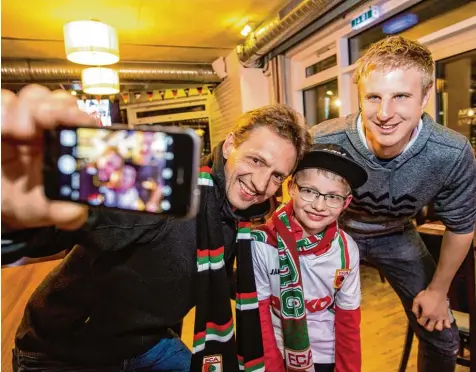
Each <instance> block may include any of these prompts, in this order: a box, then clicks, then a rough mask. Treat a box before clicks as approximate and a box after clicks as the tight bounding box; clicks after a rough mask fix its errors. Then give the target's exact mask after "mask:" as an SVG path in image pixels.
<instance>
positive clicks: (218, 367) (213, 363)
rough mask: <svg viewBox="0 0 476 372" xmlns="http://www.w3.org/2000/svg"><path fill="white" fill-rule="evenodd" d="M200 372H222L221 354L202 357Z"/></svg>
mask: <svg viewBox="0 0 476 372" xmlns="http://www.w3.org/2000/svg"><path fill="white" fill-rule="evenodd" d="M202 372H223V368H222V363H221V354H216V355H210V356H206V357H203V366H202Z"/></svg>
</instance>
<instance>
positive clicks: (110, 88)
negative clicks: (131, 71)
mask: <svg viewBox="0 0 476 372" xmlns="http://www.w3.org/2000/svg"><path fill="white" fill-rule="evenodd" d="M81 80H82V85H83V91H84V93H87V94H94V95H109V94H116V93H119V90H120V89H119V88H120V87H119V74H118V73H117V71H115V70H112V69H110V68H106V67H90V68H85V69H84V70H83V71H82V72H81Z"/></svg>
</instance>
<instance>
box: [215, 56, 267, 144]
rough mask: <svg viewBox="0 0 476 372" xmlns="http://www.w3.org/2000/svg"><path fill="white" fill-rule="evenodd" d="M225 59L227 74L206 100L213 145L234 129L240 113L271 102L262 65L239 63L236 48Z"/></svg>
mask: <svg viewBox="0 0 476 372" xmlns="http://www.w3.org/2000/svg"><path fill="white" fill-rule="evenodd" d="M225 63H226V72H227V74H228V76H227V77H226V78H225V79H224V80H223V82H221V83H220V84H219V85H218V87H217V88H216V89H215V91H214V92H213V95H210V97H209V100H208V110H209V113H210V137H211V138H210V139H211V145H212V147H214V146H216V145H217V144H218V143H219V142H220V141H222V140H223V139H224V138H225V136H226V135H227V134H228V133H229V132H230V131H231V130H232V129H233V127H234V126H235V123H236V121H237V119H238V118H239V116H240V115H241V114H242V113H244V112H246V111H249V110H253V109H255V108H258V107H261V106H264V105H268V104H269V103H270V96H269V86H268V79H267V78H266V77H265V76H264V74H263V72H262V70H261V69H254V68H244V67H243V66H241V64H240V61H239V59H238V55H237V53H236V51H235V50H234V51H233V52H231V53H230V54H229V55H228V56H227V57H226V58H225Z"/></svg>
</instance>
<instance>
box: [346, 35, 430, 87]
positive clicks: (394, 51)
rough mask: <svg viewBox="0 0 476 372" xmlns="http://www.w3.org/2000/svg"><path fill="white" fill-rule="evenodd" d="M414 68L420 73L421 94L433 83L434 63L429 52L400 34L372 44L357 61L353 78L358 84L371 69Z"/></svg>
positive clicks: (384, 70) (385, 70)
mask: <svg viewBox="0 0 476 372" xmlns="http://www.w3.org/2000/svg"><path fill="white" fill-rule="evenodd" d="M410 68H416V69H417V70H418V71H420V73H421V88H422V92H423V94H426V93H427V92H428V89H429V88H430V87H431V86H432V84H433V72H434V64H433V58H432V56H431V52H430V51H429V49H428V48H427V47H425V46H424V45H422V44H420V43H419V42H417V41H413V40H410V39H407V38H404V37H402V36H390V37H388V38H385V39H383V40H380V41H378V42H376V43H374V44H372V46H371V47H370V48H369V49H368V50H367V51H366V52H365V54H364V55H363V56H362V57H360V59H359V60H358V61H357V68H356V69H355V71H354V76H353V80H354V83H355V84H359V82H360V79H361V78H362V77H365V76H367V75H368V74H369V73H370V72H371V71H373V70H378V71H383V72H387V71H390V70H395V69H403V70H407V69H410Z"/></svg>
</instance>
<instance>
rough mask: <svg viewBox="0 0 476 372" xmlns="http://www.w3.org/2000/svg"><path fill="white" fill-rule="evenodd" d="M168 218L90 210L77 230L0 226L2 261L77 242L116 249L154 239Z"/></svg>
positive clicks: (44, 253)
mask: <svg viewBox="0 0 476 372" xmlns="http://www.w3.org/2000/svg"><path fill="white" fill-rule="evenodd" d="M167 221H168V219H167V218H161V217H158V216H155V215H146V214H133V213H124V212H116V211H110V210H104V209H91V210H90V212H89V216H88V220H87V222H86V223H85V225H84V226H83V227H82V228H80V229H79V230H76V231H65V230H59V229H57V228H55V227H43V228H36V229H26V230H13V231H9V230H8V227H6V226H2V264H7V263H11V262H14V261H16V260H18V259H20V258H21V257H33V258H35V257H46V256H50V255H53V254H55V253H58V252H61V251H63V250H65V249H70V248H72V247H73V246H74V245H76V244H80V245H83V246H84V247H87V248H88V249H95V250H101V251H118V250H121V249H124V248H125V247H127V246H130V245H131V244H137V245H140V244H143V243H147V242H149V241H151V240H152V239H154V238H156V237H157V236H158V235H159V234H161V233H162V231H163V230H164V229H165V227H166V225H167Z"/></svg>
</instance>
